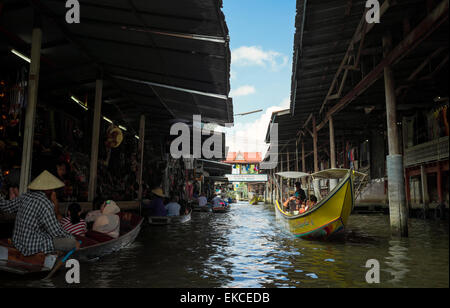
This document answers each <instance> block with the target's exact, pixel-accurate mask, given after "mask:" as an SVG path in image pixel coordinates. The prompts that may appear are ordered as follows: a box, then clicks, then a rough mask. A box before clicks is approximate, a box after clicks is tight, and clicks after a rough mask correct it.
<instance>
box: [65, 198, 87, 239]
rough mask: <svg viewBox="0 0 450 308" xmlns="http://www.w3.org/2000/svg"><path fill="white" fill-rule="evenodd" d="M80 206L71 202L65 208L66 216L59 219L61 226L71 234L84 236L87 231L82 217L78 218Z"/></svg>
mask: <svg viewBox="0 0 450 308" xmlns="http://www.w3.org/2000/svg"><path fill="white" fill-rule="evenodd" d="M80 214H81V206H80V205H79V204H78V203H72V204H71V205H69V208H68V209H67V215H68V217H64V218H63V219H61V221H60V223H61V226H62V228H63V229H64V230H65V231H67V232H69V233H70V234H72V235H81V236H85V235H86V232H87V224H86V221H84V219H81V218H80Z"/></svg>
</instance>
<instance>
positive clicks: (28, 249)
mask: <svg viewBox="0 0 450 308" xmlns="http://www.w3.org/2000/svg"><path fill="white" fill-rule="evenodd" d="M61 187H64V183H63V182H61V181H60V180H59V179H58V178H57V177H55V176H54V175H52V174H51V173H50V172H48V171H47V170H45V171H43V172H42V173H41V174H40V175H39V176H38V177H36V178H35V179H34V180H33V182H31V184H30V185H29V186H28V189H29V190H30V191H29V192H27V193H25V194H23V195H21V196H19V197H18V198H15V199H13V200H0V211H3V212H6V213H10V214H16V221H15V226H14V231H13V237H12V243H13V245H14V246H15V248H16V249H18V250H19V251H20V252H21V253H22V254H23V255H24V256H30V255H34V254H37V253H50V252H54V251H62V252H66V251H70V250H72V249H73V248H77V249H78V248H79V247H80V244H79V242H78V241H76V240H75V238H74V237H73V236H72V235H71V234H69V233H68V232H66V231H64V230H63V228H62V227H61V225H60V224H59V222H58V220H57V219H56V216H55V211H54V206H55V202H56V193H55V189H58V188H61Z"/></svg>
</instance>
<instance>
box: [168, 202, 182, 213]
mask: <svg viewBox="0 0 450 308" xmlns="http://www.w3.org/2000/svg"><path fill="white" fill-rule="evenodd" d="M180 208H181V206H180V205H179V204H178V203H176V202H170V203H168V204H167V205H166V210H167V216H180Z"/></svg>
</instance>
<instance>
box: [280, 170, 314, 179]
mask: <svg viewBox="0 0 450 308" xmlns="http://www.w3.org/2000/svg"><path fill="white" fill-rule="evenodd" d="M276 175H279V176H281V177H282V178H286V179H299V178H304V177H308V176H311V174H309V173H305V172H297V171H284V172H278V173H276Z"/></svg>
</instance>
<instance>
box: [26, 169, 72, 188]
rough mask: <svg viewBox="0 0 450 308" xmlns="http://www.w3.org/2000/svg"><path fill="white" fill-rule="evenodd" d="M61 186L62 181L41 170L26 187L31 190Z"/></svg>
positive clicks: (62, 185)
mask: <svg viewBox="0 0 450 308" xmlns="http://www.w3.org/2000/svg"><path fill="white" fill-rule="evenodd" d="M61 187H64V183H63V182H61V181H60V180H59V179H58V178H57V177H56V176H54V175H53V174H51V173H50V172H48V171H47V170H45V171H44V172H42V173H41V174H40V175H39V176H38V177H36V178H35V179H34V180H33V182H31V183H30V185H28V189H31V190H52V189H57V188H61Z"/></svg>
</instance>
